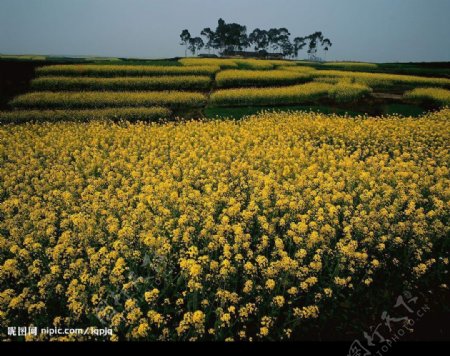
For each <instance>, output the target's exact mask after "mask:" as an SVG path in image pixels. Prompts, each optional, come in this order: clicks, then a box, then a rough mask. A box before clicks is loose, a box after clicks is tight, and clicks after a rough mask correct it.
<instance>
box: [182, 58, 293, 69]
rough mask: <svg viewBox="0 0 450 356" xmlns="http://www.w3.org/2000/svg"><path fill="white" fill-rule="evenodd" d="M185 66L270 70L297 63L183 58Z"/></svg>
mask: <svg viewBox="0 0 450 356" xmlns="http://www.w3.org/2000/svg"><path fill="white" fill-rule="evenodd" d="M179 62H180V63H181V64H183V65H184V66H201V65H208V66H219V67H220V68H221V69H238V68H242V69H253V70H269V69H273V68H274V67H277V66H295V65H296V62H293V61H287V60H262V59H231V58H182V59H180V60H179Z"/></svg>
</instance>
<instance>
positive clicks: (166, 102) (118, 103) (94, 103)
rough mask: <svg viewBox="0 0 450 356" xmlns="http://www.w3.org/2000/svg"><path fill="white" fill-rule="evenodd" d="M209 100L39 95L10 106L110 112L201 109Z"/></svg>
mask: <svg viewBox="0 0 450 356" xmlns="http://www.w3.org/2000/svg"><path fill="white" fill-rule="evenodd" d="M205 102H206V97H205V95H204V94H202V93H196V92H187V91H175V90H174V91H143V92H140V91H132V92H126V91H121V92H115V91H111V92H110V91H85V92H49V91H39V92H32V93H27V94H23V95H19V96H17V97H16V98H14V99H13V100H12V101H11V102H10V104H11V106H13V107H16V108H44V109H49V108H59V109H63V108H67V109H71V108H81V109H82V108H111V107H133V106H134V107H136V106H155V105H162V106H168V107H173V108H180V107H181V108H185V107H199V106H202V105H204V104H205Z"/></svg>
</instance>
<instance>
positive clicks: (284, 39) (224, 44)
mask: <svg viewBox="0 0 450 356" xmlns="http://www.w3.org/2000/svg"><path fill="white" fill-rule="evenodd" d="M200 36H202V37H203V39H204V40H203V39H202V38H201V37H192V36H191V34H190V33H189V31H188V30H187V29H185V30H183V31H182V32H181V35H180V38H181V42H180V44H181V45H184V46H185V55H187V50H189V51H190V52H192V54H194V55H195V53H196V52H198V51H199V50H201V49H202V48H203V47H204V48H205V49H207V50H208V52H210V51H211V50H213V51H218V52H219V53H220V54H224V53H227V52H228V53H229V52H233V51H242V50H244V49H247V48H251V49H253V50H254V51H257V52H260V53H269V52H270V51H273V53H276V54H281V55H282V56H283V57H291V58H296V57H298V56H299V53H300V51H301V50H303V49H304V48H305V47H306V48H307V51H306V53H307V54H308V57H309V59H311V60H320V57H319V56H318V51H319V50H323V53H324V54H326V53H327V51H328V50H329V49H330V47H331V46H332V45H333V44H332V43H331V40H330V39H329V38H326V37H324V35H323V33H322V32H321V31H316V32H314V33H312V34H310V35H307V36H303V37H294V38H293V39H292V40H291V38H290V37H291V33H290V32H289V30H288V29H287V28H285V27H280V28H270V29H268V30H264V29H259V28H255V29H254V30H253V31H252V32H250V33H249V34H247V27H246V26H243V25H240V24H238V23H226V22H225V21H224V20H223V19H221V18H220V19H219V20H218V22H217V27H216V29H215V30H212V29H211V28H210V27H205V28H204V29H203V30H202V31H201V32H200Z"/></svg>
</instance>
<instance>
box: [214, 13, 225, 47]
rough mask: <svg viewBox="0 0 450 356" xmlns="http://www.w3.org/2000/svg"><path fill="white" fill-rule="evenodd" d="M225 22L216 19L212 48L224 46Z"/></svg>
mask: <svg viewBox="0 0 450 356" xmlns="http://www.w3.org/2000/svg"><path fill="white" fill-rule="evenodd" d="M226 32H227V29H226V24H225V21H224V20H223V19H221V18H220V19H219V20H218V21H217V27H216V31H215V34H216V35H215V36H214V45H213V48H215V49H217V50H223V49H224V48H225V39H226Z"/></svg>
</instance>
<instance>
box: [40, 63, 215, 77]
mask: <svg viewBox="0 0 450 356" xmlns="http://www.w3.org/2000/svg"><path fill="white" fill-rule="evenodd" d="M219 70H220V68H219V67H218V66H186V67H183V66H144V65H95V64H74V65H71V64H58V65H51V66H44V67H39V68H37V69H36V74H37V76H74V77H80V76H86V77H132V76H133V77H135V76H141V77H145V76H163V75H207V76H212V75H214V74H215V73H216V72H218V71H219Z"/></svg>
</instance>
